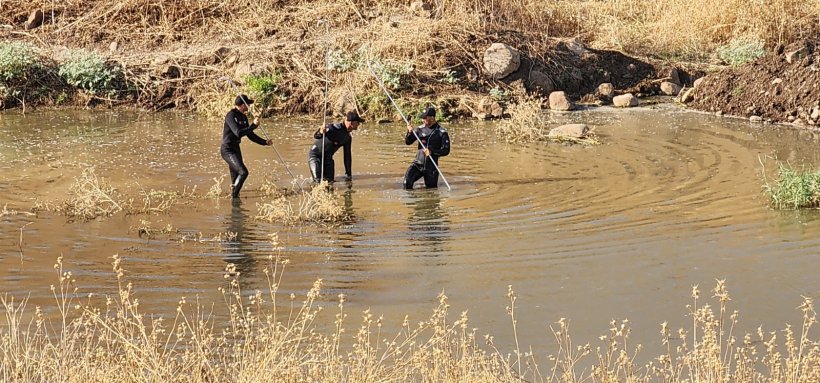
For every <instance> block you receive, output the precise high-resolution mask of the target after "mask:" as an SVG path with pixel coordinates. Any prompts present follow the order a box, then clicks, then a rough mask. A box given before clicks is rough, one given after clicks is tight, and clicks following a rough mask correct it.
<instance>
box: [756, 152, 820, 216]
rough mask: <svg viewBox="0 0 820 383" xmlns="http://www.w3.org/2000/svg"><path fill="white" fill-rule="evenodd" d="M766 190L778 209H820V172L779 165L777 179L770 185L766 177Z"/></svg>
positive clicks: (780, 163)
mask: <svg viewBox="0 0 820 383" xmlns="http://www.w3.org/2000/svg"><path fill="white" fill-rule="evenodd" d="M764 182H765V184H764V190H765V191H766V192H767V194H768V195H769V197H770V198H771V201H772V206H774V207H775V208H776V209H802V208H817V207H820V170H809V169H806V168H805V167H803V168H794V167H792V166H790V165H788V164H784V163H782V162H778V163H777V178H776V179H774V181H773V182H774V184H773V185H771V184H769V182H768V180H766V179H765V175H764Z"/></svg>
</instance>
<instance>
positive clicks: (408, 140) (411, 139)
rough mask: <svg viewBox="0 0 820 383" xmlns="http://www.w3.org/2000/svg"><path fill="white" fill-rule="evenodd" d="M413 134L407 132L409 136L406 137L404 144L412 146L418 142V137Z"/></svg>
mask: <svg viewBox="0 0 820 383" xmlns="http://www.w3.org/2000/svg"><path fill="white" fill-rule="evenodd" d="M413 132H415V131H413ZM413 132H407V135H406V136H404V143H405V144H406V145H412V144H413V143H414V142H416V135H415V134H413Z"/></svg>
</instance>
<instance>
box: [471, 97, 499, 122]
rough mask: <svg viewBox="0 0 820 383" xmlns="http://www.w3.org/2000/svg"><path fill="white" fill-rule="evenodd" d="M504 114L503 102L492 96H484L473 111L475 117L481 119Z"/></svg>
mask: <svg viewBox="0 0 820 383" xmlns="http://www.w3.org/2000/svg"><path fill="white" fill-rule="evenodd" d="M503 114H504V108H502V107H501V104H500V103H499V102H498V101H496V100H494V99H493V98H492V97H483V98H482V99H481V100H479V101H478V109H477V110H476V112H475V113H473V117H475V118H478V119H480V120H486V119H491V118H501V116H502V115H503Z"/></svg>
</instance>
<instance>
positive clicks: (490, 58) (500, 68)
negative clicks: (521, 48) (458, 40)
mask: <svg viewBox="0 0 820 383" xmlns="http://www.w3.org/2000/svg"><path fill="white" fill-rule="evenodd" d="M520 65H521V55H520V54H519V53H518V50H516V49H515V48H513V47H511V46H509V45H507V44H502V43H493V44H492V45H490V47H489V48H487V50H486V51H484V70H486V71H487V74H488V75H489V76H490V77H491V78H493V79H501V78H504V77H507V75H509V74H510V73H512V72H515V71H517V70H518V67H519V66H520Z"/></svg>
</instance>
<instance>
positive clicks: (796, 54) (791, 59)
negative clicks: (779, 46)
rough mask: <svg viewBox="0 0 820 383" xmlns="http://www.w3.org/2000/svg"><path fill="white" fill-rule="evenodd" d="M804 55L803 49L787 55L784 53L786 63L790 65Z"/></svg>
mask: <svg viewBox="0 0 820 383" xmlns="http://www.w3.org/2000/svg"><path fill="white" fill-rule="evenodd" d="M804 53H805V52H804V51H803V49H798V50H796V51H791V52H788V53H786V62H787V63H789V64H791V63H792V62H794V61H797V59H800V58H802V57H803V56H805V54H804Z"/></svg>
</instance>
